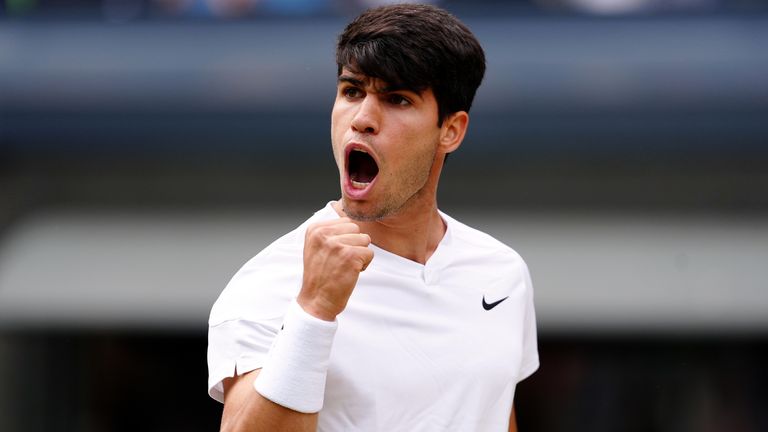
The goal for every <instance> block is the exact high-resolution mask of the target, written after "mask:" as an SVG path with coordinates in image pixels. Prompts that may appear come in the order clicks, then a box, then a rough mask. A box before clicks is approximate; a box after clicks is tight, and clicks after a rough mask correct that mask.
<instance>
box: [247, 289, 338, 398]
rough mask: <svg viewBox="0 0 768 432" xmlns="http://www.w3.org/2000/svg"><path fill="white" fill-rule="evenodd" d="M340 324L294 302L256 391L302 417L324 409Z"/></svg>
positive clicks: (262, 370) (257, 378)
mask: <svg viewBox="0 0 768 432" xmlns="http://www.w3.org/2000/svg"><path fill="white" fill-rule="evenodd" d="M337 327H338V323H337V322H336V321H325V320H322V319H320V318H316V317H314V316H312V315H310V314H308V313H307V312H305V311H304V309H303V308H302V307H301V306H300V305H299V304H298V303H296V300H293V301H292V302H291V305H290V306H289V307H288V312H287V313H286V314H285V318H284V320H283V328H282V329H281V330H280V332H279V333H278V334H277V336H276V338H275V342H274V343H273V344H272V348H270V350H269V354H268V355H267V359H266V361H265V362H264V366H263V367H262V368H261V372H259V375H258V376H257V377H256V381H255V382H254V384H253V387H254V388H255V389H256V391H258V392H259V393H260V394H261V395H262V396H264V397H265V398H267V399H269V400H271V401H272V402H274V403H276V404H278V405H282V406H284V407H286V408H290V409H292V410H294V411H299V412H303V413H315V412H318V411H320V409H321V408H323V396H324V395H325V377H326V374H327V372H328V363H329V358H330V356H331V347H332V346H333V338H334V336H335V334H336V328H337Z"/></svg>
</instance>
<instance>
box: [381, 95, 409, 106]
mask: <svg viewBox="0 0 768 432" xmlns="http://www.w3.org/2000/svg"><path fill="white" fill-rule="evenodd" d="M387 100H388V101H389V103H391V104H393V105H402V106H406V105H410V104H411V101H410V100H408V98H406V97H405V96H403V95H400V94H397V93H392V94H390V95H389V96H387Z"/></svg>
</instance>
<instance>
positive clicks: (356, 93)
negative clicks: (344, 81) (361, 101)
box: [341, 87, 363, 99]
mask: <svg viewBox="0 0 768 432" xmlns="http://www.w3.org/2000/svg"><path fill="white" fill-rule="evenodd" d="M341 94H343V95H344V96H346V97H348V98H351V99H355V98H359V97H362V96H363V91H362V90H360V89H359V88H357V87H344V88H343V89H341Z"/></svg>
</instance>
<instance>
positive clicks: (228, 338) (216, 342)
mask: <svg viewBox="0 0 768 432" xmlns="http://www.w3.org/2000/svg"><path fill="white" fill-rule="evenodd" d="M281 322H282V317H277V318H273V319H270V320H263V321H261V322H253V321H248V320H244V319H237V320H231V321H224V322H222V323H218V324H215V325H211V326H210V327H209V328H208V394H209V395H210V396H211V397H212V398H214V399H216V400H217V401H219V402H223V401H224V387H223V385H222V382H223V381H224V379H226V378H231V377H234V376H235V375H242V374H245V373H247V372H250V371H252V370H256V369H259V368H261V367H262V365H263V363H264V359H265V358H266V356H267V353H268V352H269V347H270V346H271V345H272V341H273V340H274V338H275V336H276V335H277V331H278V329H279V326H280V323H281Z"/></svg>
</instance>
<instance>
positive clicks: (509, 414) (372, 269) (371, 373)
mask: <svg viewBox="0 0 768 432" xmlns="http://www.w3.org/2000/svg"><path fill="white" fill-rule="evenodd" d="M336 61H337V64H338V82H337V87H338V89H337V93H336V100H335V103H334V105H333V111H332V118H331V141H332V148H333V155H334V157H335V159H336V164H337V166H338V170H339V178H340V186H341V198H340V199H338V200H336V201H331V202H329V203H328V204H327V205H326V206H325V207H324V208H323V209H321V210H319V211H317V212H316V213H315V214H314V215H313V216H312V217H310V218H309V220H307V221H306V222H305V223H303V224H302V225H301V226H299V227H298V228H296V229H295V230H294V231H291V232H290V233H288V234H286V235H285V236H283V237H282V238H280V239H278V240H277V241H275V242H274V243H272V244H271V245H270V246H268V247H267V248H266V249H264V250H263V251H261V252H260V253H259V254H258V255H256V256H255V257H254V258H252V259H251V260H250V261H248V262H247V263H246V264H245V265H244V266H243V267H242V269H240V271H238V272H237V273H236V274H235V276H234V277H233V278H232V280H231V282H230V283H229V284H228V285H227V287H226V288H225V289H224V291H223V292H222V293H221V296H220V297H219V299H218V300H217V301H216V303H215V305H214V306H213V309H212V311H211V315H210V320H209V347H208V366H209V381H208V385H209V394H210V395H211V396H212V397H213V398H215V399H216V400H218V401H221V402H223V403H224V410H223V415H222V424H221V429H222V430H223V431H269V432H274V431H315V430H319V431H334V432H342V431H343V432H348V431H360V432H376V431H382V432H393V431H406V432H415V431H461V432H482V431H494V432H498V431H516V430H517V426H516V422H515V412H514V408H513V402H514V395H515V387H516V385H517V383H518V382H520V381H521V380H523V379H525V378H526V377H528V376H529V375H530V374H532V373H533V372H534V371H535V370H536V369H537V368H538V366H539V360H538V351H537V345H536V320H535V315H534V308H533V293H532V287H531V280H530V276H529V274H528V269H527V267H526V265H525V263H524V262H523V260H522V259H521V258H520V256H519V255H518V254H517V253H515V252H514V251H513V250H512V249H510V248H509V247H507V246H505V245H504V244H502V243H501V242H499V241H497V240H495V239H493V238H492V237H491V236H489V235H487V234H484V233H482V232H480V231H477V230H475V229H472V228H470V227H468V226H466V225H464V224H462V223H461V222H459V221H457V220H455V219H453V218H451V217H450V216H448V215H447V214H445V213H443V212H442V211H440V210H439V209H438V207H437V200H436V194H437V186H438V182H439V180H440V173H441V171H442V168H443V165H444V163H445V158H446V156H447V155H448V154H450V153H451V152H453V151H455V150H456V149H457V148H458V147H459V146H460V145H461V143H462V141H463V139H464V135H465V133H466V131H467V127H468V125H469V114H468V112H469V109H470V106H471V104H472V100H473V98H474V95H475V91H476V90H477V88H478V86H479V85H480V82H481V81H482V78H483V75H484V73H485V55H484V53H483V50H482V48H481V47H480V44H479V43H478V41H477V40H476V38H475V37H474V36H473V35H472V33H471V32H470V31H469V30H468V29H467V27H466V26H464V25H463V24H462V23H461V22H460V21H458V20H457V19H456V18H455V17H453V16H452V15H450V14H448V13H447V12H445V11H444V10H441V9H439V8H436V7H433V6H425V5H396V6H385V7H380V8H376V9H371V10H369V11H367V12H365V13H363V14H362V15H361V16H359V17H358V18H356V19H355V20H354V21H352V22H351V23H350V24H349V25H348V26H347V27H346V29H345V30H344V32H343V33H342V34H341V36H340V37H339V40H338V46H337V52H336Z"/></svg>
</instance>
